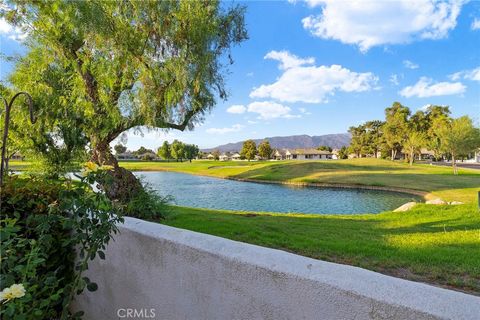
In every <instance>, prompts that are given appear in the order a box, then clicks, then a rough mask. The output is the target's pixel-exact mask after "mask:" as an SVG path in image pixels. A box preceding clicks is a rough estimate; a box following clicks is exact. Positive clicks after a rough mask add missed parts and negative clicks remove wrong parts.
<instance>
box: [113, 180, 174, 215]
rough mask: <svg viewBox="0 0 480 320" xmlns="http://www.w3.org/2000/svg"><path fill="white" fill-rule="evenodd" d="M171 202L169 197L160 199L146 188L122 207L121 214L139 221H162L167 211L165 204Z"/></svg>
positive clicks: (160, 197)
mask: <svg viewBox="0 0 480 320" xmlns="http://www.w3.org/2000/svg"><path fill="white" fill-rule="evenodd" d="M172 200H173V198H172V197H171V196H165V197H162V196H160V195H158V194H157V193H156V192H155V191H154V190H152V189H150V188H149V187H148V186H146V187H145V189H144V190H142V191H140V192H138V193H137V194H135V196H134V197H132V199H131V200H130V201H129V202H128V204H127V205H125V206H123V207H122V213H123V214H124V215H126V216H130V217H135V218H139V219H146V220H151V219H163V218H165V216H166V212H167V209H168V207H167V204H168V203H169V202H171V201H172Z"/></svg>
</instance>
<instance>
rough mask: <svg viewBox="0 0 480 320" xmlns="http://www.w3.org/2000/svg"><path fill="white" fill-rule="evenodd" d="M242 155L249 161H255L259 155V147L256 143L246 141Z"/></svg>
mask: <svg viewBox="0 0 480 320" xmlns="http://www.w3.org/2000/svg"><path fill="white" fill-rule="evenodd" d="M240 155H241V156H242V157H244V158H245V159H247V160H248V161H250V160H253V159H255V156H256V155H257V145H256V144H255V141H253V140H246V141H245V142H244V143H243V146H242V150H241V151H240Z"/></svg>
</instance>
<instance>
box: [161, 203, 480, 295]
mask: <svg viewBox="0 0 480 320" xmlns="http://www.w3.org/2000/svg"><path fill="white" fill-rule="evenodd" d="M162 223H165V224H167V225H170V226H174V227H178V228H183V229H188V230H193V231H198V232H202V233H208V234H212V235H216V236H220V237H224V238H229V239H233V240H238V241H242V242H247V243H252V244H257V245H261V246H265V247H271V248H276V249H281V250H285V251H289V252H294V253H297V254H301V255H304V256H308V257H312V258H315V259H322V260H327V261H333V262H338V263H344V264H349V265H354V266H359V267H362V268H367V269H370V270H374V271H378V272H381V273H385V274H390V275H394V276H397V277H401V278H406V279H410V280H415V281H422V282H428V283H433V284H437V285H442V286H446V287H450V288H455V289H459V290H463V291H466V292H470V293H476V294H480V213H479V212H478V210H477V209H476V206H475V205H474V204H469V205H461V206H435V207H433V206H428V205H419V206H418V207H417V208H414V209H413V210H411V211H409V212H404V213H393V212H386V213H381V214H370V215H313V214H310V215H292V214H272V213H246V212H233V211H220V210H206V209H193V208H185V207H170V208H169V214H168V218H167V219H166V220H164V221H162Z"/></svg>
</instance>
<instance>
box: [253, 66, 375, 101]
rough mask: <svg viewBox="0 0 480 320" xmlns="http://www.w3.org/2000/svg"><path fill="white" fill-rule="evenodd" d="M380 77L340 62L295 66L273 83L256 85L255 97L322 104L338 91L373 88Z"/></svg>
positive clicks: (356, 90)
mask: <svg viewBox="0 0 480 320" xmlns="http://www.w3.org/2000/svg"><path fill="white" fill-rule="evenodd" d="M377 81H378V78H377V77H376V76H375V75H374V74H373V73H371V72H365V73H357V72H353V71H350V70H349V69H347V68H344V67H342V66H340V65H331V66H319V67H317V66H298V65H297V66H295V67H290V68H288V69H286V70H285V71H284V72H283V74H282V75H281V76H280V77H279V78H278V79H277V81H276V82H274V83H272V84H264V85H261V86H260V87H258V88H254V89H253V90H252V92H251V93H250V97H251V98H270V99H275V100H279V101H282V102H306V103H321V102H326V101H327V96H328V95H333V94H334V93H335V91H344V92H362V91H368V90H371V89H372V88H373V87H374V85H375V84H376V82H377Z"/></svg>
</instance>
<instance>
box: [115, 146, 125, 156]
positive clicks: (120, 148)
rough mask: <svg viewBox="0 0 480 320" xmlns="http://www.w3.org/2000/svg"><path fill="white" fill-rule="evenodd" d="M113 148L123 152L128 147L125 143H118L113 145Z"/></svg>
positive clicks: (117, 152)
mask: <svg viewBox="0 0 480 320" xmlns="http://www.w3.org/2000/svg"><path fill="white" fill-rule="evenodd" d="M113 149H114V150H115V153H116V154H121V153H125V152H127V147H126V146H124V145H123V144H117V145H115V146H114V147H113Z"/></svg>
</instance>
